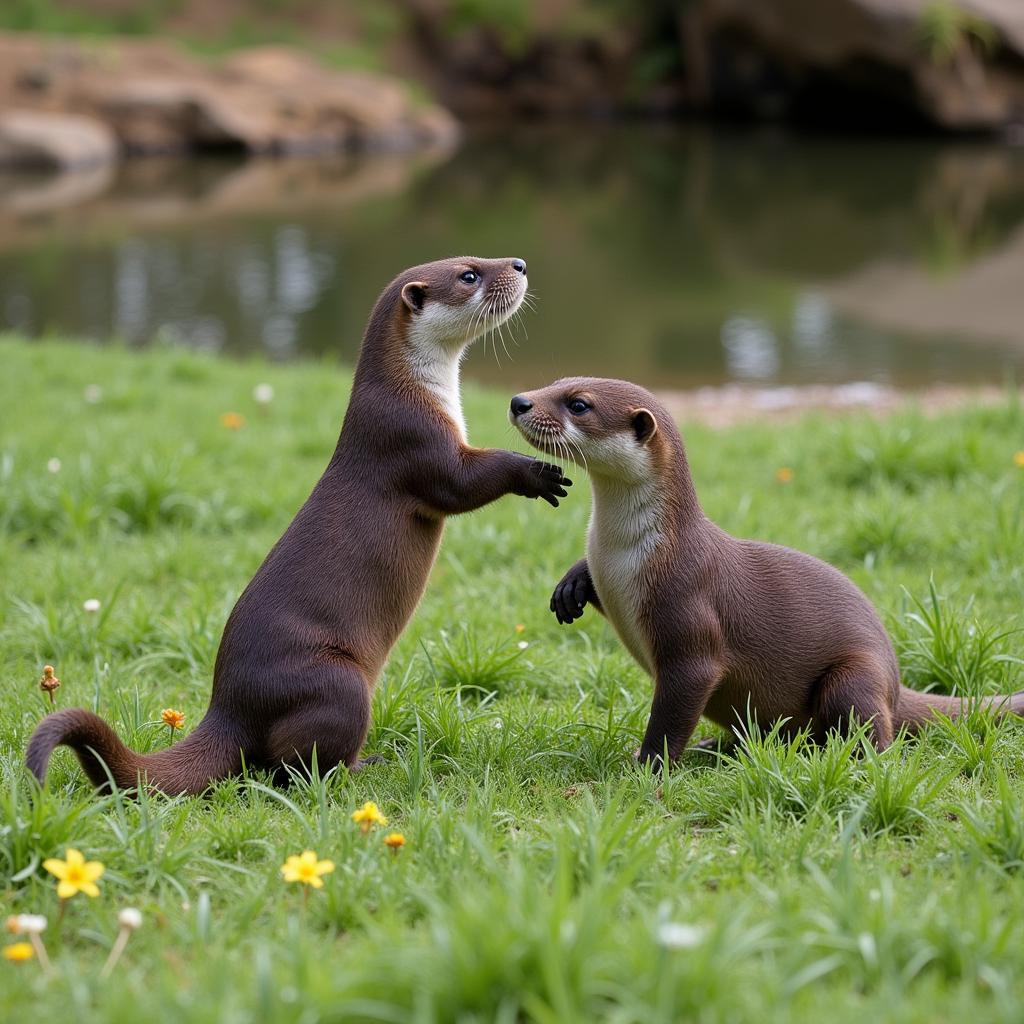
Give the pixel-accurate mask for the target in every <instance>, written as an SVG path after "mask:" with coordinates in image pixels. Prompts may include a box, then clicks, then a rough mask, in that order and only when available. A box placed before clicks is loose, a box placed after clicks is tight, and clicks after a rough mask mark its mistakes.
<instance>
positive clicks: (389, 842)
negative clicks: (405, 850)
mask: <svg viewBox="0 0 1024 1024" xmlns="http://www.w3.org/2000/svg"><path fill="white" fill-rule="evenodd" d="M384 845H385V846H387V847H388V848H389V849H390V850H391V852H392V853H398V851H399V850H400V849H401V848H402V847H403V846H405V836H403V835H402V833H401V832H389V833H388V834H387V835H386V836H385V837H384Z"/></svg>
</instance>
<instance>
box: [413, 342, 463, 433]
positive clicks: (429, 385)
mask: <svg viewBox="0 0 1024 1024" xmlns="http://www.w3.org/2000/svg"><path fill="white" fill-rule="evenodd" d="M469 344H470V343H469V342H466V343H465V344H463V345H455V346H452V347H449V346H447V345H445V344H444V343H443V342H439V341H437V340H436V339H434V338H431V337H429V336H428V334H427V332H426V331H416V329H415V327H413V328H410V335H409V343H408V345H406V347H405V351H404V352H403V355H404V357H405V366H406V371H407V372H408V375H409V379H410V381H411V383H412V384H413V385H414V386H417V387H421V388H423V389H424V390H425V391H426V392H427V394H428V395H429V396H430V397H431V398H432V399H434V400H435V401H437V403H438V404H439V405H440V406H441V409H442V410H443V411H444V413H445V415H446V416H447V417H448V418H449V419H450V420H451V421H452V423H454V424H455V429H456V430H457V431H458V434H459V437H460V439H461V440H462V443H463V444H465V443H466V420H465V417H464V416H463V414H462V393H461V388H460V379H459V372H460V369H461V366H462V358H463V356H464V355H465V354H466V350H467V349H468V348H469Z"/></svg>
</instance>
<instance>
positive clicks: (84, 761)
mask: <svg viewBox="0 0 1024 1024" xmlns="http://www.w3.org/2000/svg"><path fill="white" fill-rule="evenodd" d="M229 737H230V730H227V729H224V728H222V723H219V722H217V721H216V720H215V719H214V718H212V716H211V715H210V714H209V713H207V715H206V717H205V718H204V719H203V720H202V721H201V722H200V723H199V725H198V726H196V728H195V729H194V730H193V731H192V732H191V733H190V734H189V735H188V736H186V737H185V739H183V740H182V741H181V742H180V743H175V744H174V745H173V746H171V747H168V748H167V749H166V750H160V751H157V752H156V753H153V754H137V753H136V752H135V751H134V750H129V749H128V747H126V746H125V745H124V744H123V743H122V742H121V740H120V738H119V737H118V735H117V733H115V732H114V730H113V729H111V727H110V726H109V725H107V723H106V722H104V721H103V719H102V718H100V717H99V716H98V715H94V714H93V713H92V712H91V711H84V710H82V709H81V708H68V709H67V710H65V711H57V712H54V714H52V715H47V716H46V717H45V718H44V719H43V720H42V721H41V722H40V723H39V725H37V726H36V729H35V732H33V733H32V738H31V739H30V740H29V741H28V751H27V752H26V754H25V760H26V762H27V764H28V767H29V771H31V772H32V774H33V775H34V776H35V777H36V778H37V779H38V780H39V781H40V782H42V781H43V779H44V778H45V777H46V768H47V765H48V764H49V762H50V754H52V753H53V750H54V748H55V747H59V746H61V745H64V746H67V747H70V748H71V749H72V750H73V751H74V752H75V756H76V757H77V758H78V760H79V762H80V763H81V765H82V768H83V769H84V770H85V774H86V775H88V776H89V779H90V781H91V782H92V783H93V785H95V786H97V787H99V788H101V789H103V788H106V787H107V786H109V784H110V779H111V778H113V780H114V782H115V783H116V784H117V786H118V787H119V788H121V789H134V788H136V787H138V786H140V785H142V786H147V787H151V788H153V789H157V790H160V791H161V792H163V793H167V794H168V795H169V796H177V795H178V794H180V793H201V792H202V791H203V790H204V789H206V788H207V786H209V785H210V783H211V782H215V781H216V780H217V779H222V778H225V777H226V776H228V775H232V774H234V773H237V772H239V771H241V768H242V754H241V750H240V745H239V744H238V742H237V741H232V739H231V738H229Z"/></svg>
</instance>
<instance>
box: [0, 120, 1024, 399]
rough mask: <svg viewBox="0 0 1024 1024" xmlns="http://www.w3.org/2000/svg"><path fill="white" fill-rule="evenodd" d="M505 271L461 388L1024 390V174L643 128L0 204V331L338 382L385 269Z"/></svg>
mask: <svg viewBox="0 0 1024 1024" xmlns="http://www.w3.org/2000/svg"><path fill="white" fill-rule="evenodd" d="M458 253H473V254H478V255H488V256H490V255H509V256H522V257H523V258H524V259H526V260H527V262H528V264H529V277H530V287H531V292H532V293H533V294H534V295H535V297H536V312H530V313H527V314H526V315H525V316H524V317H523V320H522V327H521V328H520V329H518V330H517V331H514V332H512V334H513V335H514V337H511V338H510V337H508V334H509V332H506V338H505V339H504V340H505V342H506V344H507V345H508V350H509V354H506V352H505V351H504V350H503V347H502V344H501V343H500V341H499V343H498V344H497V346H496V347H495V348H491V347H490V346H489V347H488V349H487V351H484V350H483V348H482V347H481V346H476V348H475V349H474V351H473V353H472V354H471V356H470V358H469V360H468V362H467V375H468V376H471V377H475V378H477V379H481V380H485V381H494V382H499V383H500V384H501V386H502V387H503V388H505V389H506V390H507V389H508V388H510V387H511V388H514V389H515V388H519V387H527V386H536V385H538V384H540V383H543V382H546V381H548V380H550V379H552V378H553V377H555V376H558V375H563V374H570V373H589V374H599V375H605V376H622V377H630V378H632V379H634V380H637V381H639V382H641V383H645V384H647V385H649V386H655V387H662V388H665V387H694V386H700V385H709V384H721V383H725V382H742V383H747V384H755V385H775V384H801V383H812V382H814V383H816V382H823V383H844V382H852V381H873V382H877V383H883V384H889V385H894V386H911V387H919V386H924V385H928V384H932V383H940V382H941V383H982V382H988V383H1000V382H1003V381H1005V380H1007V379H1010V378H1015V379H1017V380H1020V379H1021V377H1024V149H1021V148H1016V149H1015V148H1012V147H1008V146H1000V145H996V144H991V143H962V142H961V143H950V142H942V141H920V140H918V141H903V140H892V141H885V140H883V141H879V140H868V139H855V140H836V139H807V138H793V137H788V136H786V135H784V134H781V133H775V132H766V131H763V130H761V131H756V132H752V131H738V130H736V131H722V130H710V129H700V128H685V129H683V128H679V127H669V126H649V125H634V126H628V127H622V126H619V127H607V128H572V127H561V128H543V129H542V128H537V129H532V130H525V129H523V130H516V131H514V132H509V133H506V134H491V135H471V136H470V137H469V138H468V139H467V140H466V141H465V143H464V144H463V146H462V147H461V148H460V149H459V150H458V151H456V152H455V153H454V154H452V155H450V156H447V157H444V158H440V157H438V158H433V159H430V158H424V157H417V158H408V157H398V156H378V157H373V158H369V157H368V158H364V159H355V158H351V159H346V160H335V161H332V162H329V163H322V162H315V161H288V162H274V161H249V162H240V161H233V160H230V159H227V158H224V159H219V160H211V159H205V160H192V161H177V162H165V161H154V160H145V161H138V162H135V163H131V164H128V165H126V166H124V167H123V168H121V169H119V170H118V171H117V172H115V173H112V174H106V173H103V172H98V173H97V174H93V175H86V176H84V177H83V176H78V175H76V176H73V177H57V178H52V179H40V178H38V177H34V178H25V177H14V178H12V177H10V176H8V177H4V178H0V327H2V328H4V329H13V330H17V331H22V332H26V333H28V334H30V335H32V336H36V337H40V338H41V339H43V341H42V343H45V338H46V337H47V336H54V335H60V336H73V337H78V338H83V339H110V338H120V339H122V340H123V341H125V342H126V343H128V344H130V345H147V344H153V343H159V342H171V343H176V344H182V345H189V346H194V347H197V348H203V349H209V350H216V351H222V352H225V353H228V354H236V355H239V356H244V355H246V354H248V353H252V352H261V353H264V354H266V355H267V356H269V357H270V358H272V359H275V360H287V359H294V358H299V357H310V356H317V357H319V356H325V355H326V356H328V357H330V358H338V359H341V360H344V361H351V360H352V359H353V358H354V356H355V353H356V351H357V348H358V344H359V339H360V336H361V334H362V329H363V325H364V323H365V319H366V316H367V314H368V312H369V310H370V307H371V305H372V303H373V301H374V299H375V297H376V295H377V293H378V292H379V291H380V289H381V288H382V287H383V285H384V284H385V283H386V282H387V281H388V280H389V279H390V278H391V277H392V276H393V275H394V274H395V273H396V272H397V271H399V270H401V269H402V268H403V267H405V266H408V265H411V264H413V263H417V262H422V261H425V260H429V259H434V258H437V257H439V256H444V255H453V254H458Z"/></svg>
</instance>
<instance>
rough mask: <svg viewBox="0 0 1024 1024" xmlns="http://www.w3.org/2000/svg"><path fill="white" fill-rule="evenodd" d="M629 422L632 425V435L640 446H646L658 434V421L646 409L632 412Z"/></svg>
mask: <svg viewBox="0 0 1024 1024" xmlns="http://www.w3.org/2000/svg"><path fill="white" fill-rule="evenodd" d="M630 421H631V422H632V424H633V433H634V434H636V439H637V440H638V441H639V442H640V443H641V444H647V442H648V441H650V439H651V438H652V437H654V435H655V434H656V433H657V432H658V421H657V420H656V419H655V418H654V414H653V413H652V412H650V411H649V410H648V409H636V410H634V412H633V415H632V417H631V418H630Z"/></svg>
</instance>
